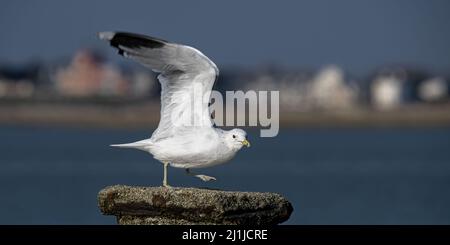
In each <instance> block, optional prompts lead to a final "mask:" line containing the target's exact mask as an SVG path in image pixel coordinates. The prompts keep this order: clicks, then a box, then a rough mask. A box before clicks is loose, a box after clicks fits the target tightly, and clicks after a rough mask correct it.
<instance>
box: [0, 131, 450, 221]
mask: <svg viewBox="0 0 450 245" xmlns="http://www.w3.org/2000/svg"><path fill="white" fill-rule="evenodd" d="M150 133H151V130H148V131H142V130H141V131H136V130H99V129H68V128H49V127H17V126H1V127H0V139H1V140H0V224H114V223H115V219H114V218H113V217H109V216H103V215H101V214H100V212H99V210H98V207H97V193H98V191H99V190H100V189H102V188H103V187H105V186H108V185H114V184H127V185H160V183H161V179H162V167H161V165H160V164H158V163H157V162H156V161H155V160H153V159H152V158H151V156H150V155H148V154H146V153H145V152H141V151H136V150H129V149H114V148H110V147H108V145H109V144H110V143H122V142H129V141H133V140H138V139H142V138H145V136H148V135H150ZM250 140H251V143H252V147H251V148H249V149H243V150H242V151H241V152H239V154H238V156H237V157H236V158H235V159H233V160H232V161H231V162H230V163H229V164H226V165H223V166H217V167H213V168H210V169H205V170H203V171H202V173H206V174H208V175H212V176H215V177H217V180H218V181H216V182H213V183H202V182H200V181H199V180H198V179H195V178H193V177H190V176H186V175H185V174H184V172H183V171H182V170H179V169H170V172H169V181H170V183H171V184H172V185H175V186H198V187H203V186H205V187H211V188H220V189H226V190H242V191H271V192H278V193H281V194H283V195H284V196H286V197H287V198H288V199H289V200H290V201H291V202H292V203H293V206H294V212H293V214H292V216H291V218H290V220H289V221H288V222H286V224H450V195H449V193H450V128H434V129H394V128H393V129H282V130H281V131H280V135H279V136H278V137H276V138H258V137H257V131H251V132H250Z"/></svg>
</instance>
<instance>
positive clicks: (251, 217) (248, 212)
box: [98, 185, 293, 225]
mask: <svg viewBox="0 0 450 245" xmlns="http://www.w3.org/2000/svg"><path fill="white" fill-rule="evenodd" d="M98 203H99V207H100V210H101V212H102V213H103V214H105V215H114V216H116V217H117V222H118V223H119V224H132V225H150V224H157V225H165V224H174V225H190V224H218V225H220V224H225V225H275V224H280V223H282V222H284V221H286V220H287V219H289V216H290V215H291V213H292V211H293V208H292V205H291V203H290V202H289V201H288V200H287V199H286V198H284V197H283V196H281V195H280V194H277V193H267V192H240V191H222V190H212V189H198V188H183V187H174V188H165V187H133V186H123V185H116V186H109V187H106V188H104V189H103V190H101V191H100V192H99V194H98Z"/></svg>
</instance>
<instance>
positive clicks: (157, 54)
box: [99, 32, 219, 141]
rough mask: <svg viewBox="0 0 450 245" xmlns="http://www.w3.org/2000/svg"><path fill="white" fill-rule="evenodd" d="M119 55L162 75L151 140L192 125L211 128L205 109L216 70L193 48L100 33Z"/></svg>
mask: <svg viewBox="0 0 450 245" xmlns="http://www.w3.org/2000/svg"><path fill="white" fill-rule="evenodd" d="M99 37H100V38H101V39H103V40H107V41H109V43H110V45H111V46H113V47H115V48H117V49H118V52H119V54H120V55H123V56H124V57H127V58H130V59H133V60H136V61H137V62H139V63H141V64H143V65H144V66H146V67H149V68H150V69H152V70H153V71H155V72H158V73H161V74H160V75H159V76H158V80H159V82H160V83H161V118H160V121H159V125H158V128H157V129H156V130H155V132H154V133H153V135H152V139H153V140H155V141H156V140H159V139H162V138H166V137H170V136H172V135H174V134H176V133H177V131H182V130H185V129H186V128H190V127H192V126H197V127H212V125H213V122H212V119H211V116H210V114H209V110H208V102H209V99H210V94H211V90H212V87H213V85H214V82H215V80H216V77H217V76H218V73H219V70H218V69H217V66H216V65H215V64H214V63H213V62H212V61H211V60H210V59H208V57H206V56H205V55H204V54H202V53H201V52H200V51H198V50H197V49H195V48H192V47H189V46H185V45H180V44H175V43H170V42H168V41H165V40H162V39H159V38H154V37H149V36H144V35H140V34H133V33H125V32H101V33H99Z"/></svg>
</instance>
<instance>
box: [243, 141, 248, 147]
mask: <svg viewBox="0 0 450 245" xmlns="http://www.w3.org/2000/svg"><path fill="white" fill-rule="evenodd" d="M242 145H245V146H247V147H250V142H248V140H243V141H242Z"/></svg>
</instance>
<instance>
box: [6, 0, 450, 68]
mask: <svg viewBox="0 0 450 245" xmlns="http://www.w3.org/2000/svg"><path fill="white" fill-rule="evenodd" d="M0 4H1V5H0V6H1V7H0V30H1V32H0V63H3V64H4V63H8V64H26V63H27V62H30V61H36V60H42V61H53V60H57V59H59V58H61V57H70V56H72V55H73V53H74V52H76V50H78V49H80V48H94V49H99V50H100V51H102V52H104V53H105V54H107V55H108V56H107V57H108V58H111V60H113V61H117V60H119V59H120V58H118V57H117V55H116V54H115V53H114V52H113V51H112V50H110V49H109V47H107V45H105V43H103V42H101V41H100V40H98V39H97V37H96V33H97V32H99V31H105V30H121V31H128V32H138V33H142V34H148V35H152V36H155V37H160V38H163V39H166V40H169V41H172V42H177V43H183V44H187V45H190V46H193V47H196V48H197V49H199V50H201V51H202V52H203V53H205V54H206V55H207V56H208V57H210V58H211V59H212V60H213V61H214V62H215V63H216V64H217V65H218V66H219V68H220V67H225V66H239V67H243V68H247V67H255V66H258V65H266V64H277V65H279V66H286V67H291V68H302V69H304V68H314V69H315V68H319V67H322V66H325V65H329V64H336V65H339V66H341V67H343V68H344V69H345V70H347V71H349V72H351V73H354V74H366V73H369V72H372V71H373V70H375V69H377V68H380V67H382V66H386V65H396V64H400V65H407V66H414V67H419V68H422V69H425V70H428V71H431V72H434V73H438V74H445V75H448V74H450V72H449V71H450V27H449V26H450V1H445V0H409V1H406V0H378V1H375V0H372V1H369V0H340V1H333V0H329V1H325V0H307V1H288V0H281V1H261V0H260V1H256V0H253V1H250V0H249V1H237V0H227V1H208V0H192V1H181V0H180V1H174V0H168V1H162V0H158V1H150V0H142V1H133V0H129V1H117V0H97V1H96V0H91V1H82V0H79V1H61V0H40V1H25V0H1V1H0Z"/></svg>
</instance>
